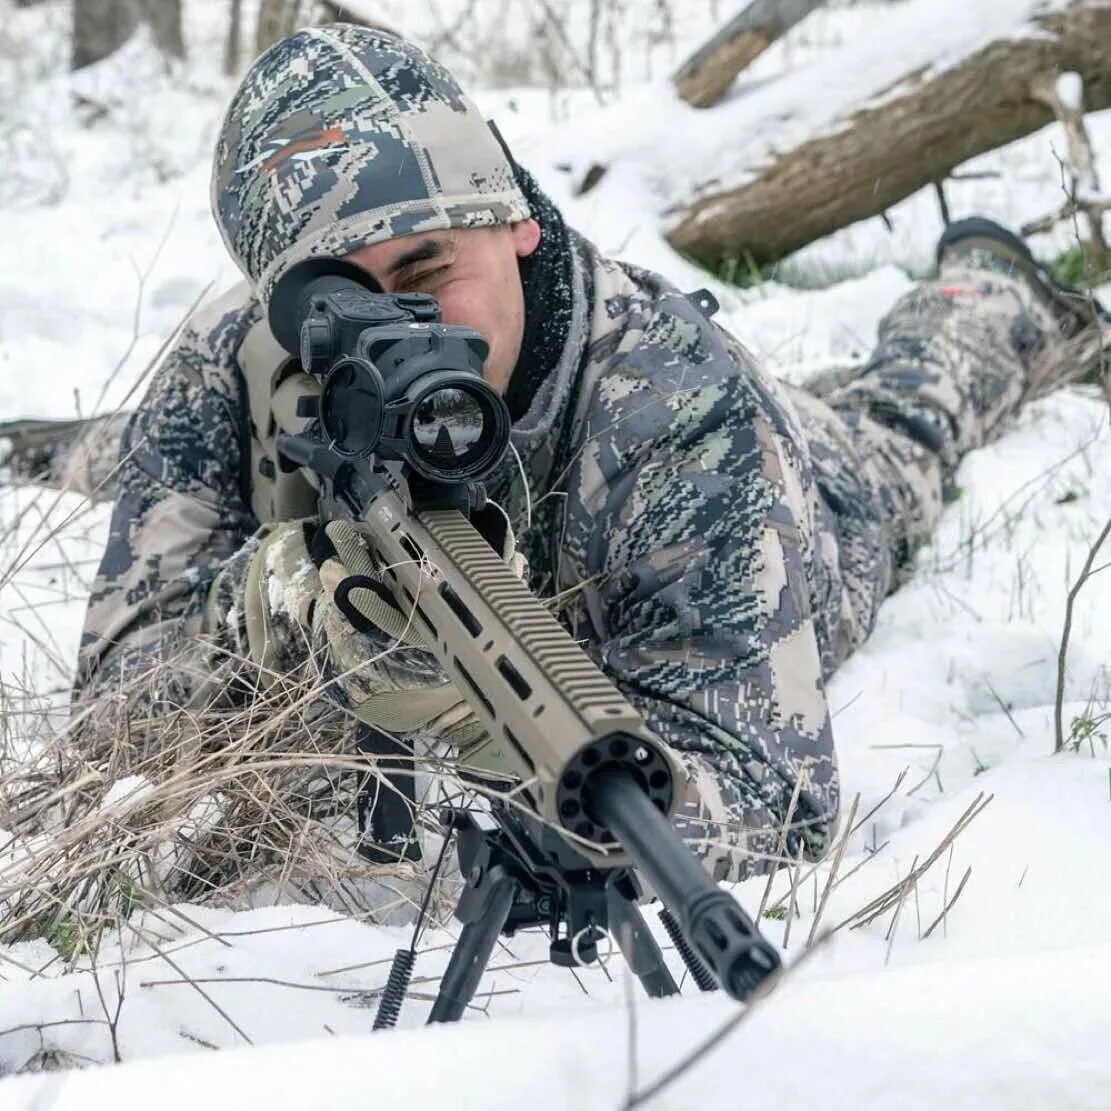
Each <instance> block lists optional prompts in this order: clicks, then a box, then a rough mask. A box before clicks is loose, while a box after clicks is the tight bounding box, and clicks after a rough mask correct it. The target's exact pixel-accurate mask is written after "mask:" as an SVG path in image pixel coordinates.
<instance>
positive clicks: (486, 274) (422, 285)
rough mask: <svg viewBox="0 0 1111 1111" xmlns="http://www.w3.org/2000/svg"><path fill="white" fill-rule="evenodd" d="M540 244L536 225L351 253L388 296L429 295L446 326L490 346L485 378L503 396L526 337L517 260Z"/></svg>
mask: <svg viewBox="0 0 1111 1111" xmlns="http://www.w3.org/2000/svg"><path fill="white" fill-rule="evenodd" d="M539 242H540V225H539V224H537V222H536V221H535V220H521V221H520V222H518V223H516V224H508V225H503V226H501V227H494V228H462V229H452V230H449V231H432V232H418V233H417V234H415V235H403V236H399V237H398V238H397V239H390V240H388V241H387V242H385V243H375V244H373V245H371V246H369V247H362V248H360V249H359V250H358V251H352V252H351V253H350V254H349V255H347V256H346V257H347V259H348V260H350V261H351V262H354V263H357V264H358V265H359V266H361V267H362V268H363V269H364V270H366V271H368V272H369V273H370V274H371V275H372V276H373V277H374V278H375V280H376V281H377V282H378V284H379V285H380V286H381V287H382V289H383V290H385V291H386V292H387V293H428V294H430V295H431V296H433V297H435V298H436V300H437V301H439V302H440V313H441V315H442V317H443V320H444V323H445V324H465V325H467V326H468V327H470V328H473V329H474V330H475V331H476V332H479V333H480V334H481V335H483V336H484V337H485V338H486V340H487V341H488V342H489V344H490V356H489V358H488V359H487V360H486V367H485V370H484V373H483V377H484V378H485V379H486V381H487V382H489V383H490V385H491V386H493V387H494V389H496V390H498V391H499V392H504V390H505V387H506V386H507V385H508V383H509V376H510V374H512V373H513V368H514V366H516V364H517V356H518V355H519V354H520V351H521V338H522V336H523V335H524V329H525V300H524V291H523V290H522V288H521V275H520V272H519V271H518V269H517V260H518V259H519V258H526V257H527V256H528V255H531V254H532V252H533V251H535V250H536V247H537V244H538V243H539Z"/></svg>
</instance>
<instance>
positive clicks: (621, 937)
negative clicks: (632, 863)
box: [609, 891, 679, 999]
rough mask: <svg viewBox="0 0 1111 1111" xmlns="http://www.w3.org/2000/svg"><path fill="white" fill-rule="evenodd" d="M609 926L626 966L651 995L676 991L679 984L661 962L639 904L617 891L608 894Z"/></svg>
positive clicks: (659, 995)
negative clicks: (626, 963)
mask: <svg viewBox="0 0 1111 1111" xmlns="http://www.w3.org/2000/svg"><path fill="white" fill-rule="evenodd" d="M609 929H610V933H611V934H613V936H614V937H615V938H616V939H617V944H618V946H619V947H620V949H621V952H622V954H623V955H624V957H625V960H626V961H627V962H628V965H629V967H630V968H631V969H632V970H633V972H634V973H636V975H637V977H638V978H639V979H640V982H641V983H642V984H643V985H644V990H645V991H646V992H647V993H648V994H649V995H650V996H652V998H654V999H659V998H661V997H662V996H665V995H678V994H679V985H678V984H677V983H676V982H675V978H674V977H673V976H672V975H671V970H670V969H669V968H668V967H667V965H666V963H665V962H664V955H663V953H662V952H661V951H660V947H659V945H657V944H656V939H655V938H654V937H653V936H652V934H651V931H649V929H648V923H647V922H645V921H644V915H643V914H641V913H640V908H639V907H638V906H637V905H636V903H634V902H632V901H631V900H629V899H626V898H625V897H624V896H623V895H621V894H620V893H618V892H616V891H614V892H612V893H611V894H610V905H609Z"/></svg>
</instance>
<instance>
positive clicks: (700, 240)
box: [667, 0, 1111, 267]
mask: <svg viewBox="0 0 1111 1111" xmlns="http://www.w3.org/2000/svg"><path fill="white" fill-rule="evenodd" d="M1035 23H1036V24H1037V25H1038V27H1039V30H1040V31H1041V32H1043V33H1041V34H1038V35H1036V36H1035V35H1031V36H1026V37H1013V38H1006V39H1000V40H999V41H997V42H993V43H990V44H989V45H987V46H985V47H983V48H982V49H981V50H979V51H978V52H977V53H975V54H973V55H970V56H969V57H967V58H965V59H964V60H963V61H961V62H959V63H958V64H956V65H954V66H953V67H951V68H948V69H944V70H941V71H940V72H935V71H929V70H927V71H926V72H925V73H924V74H923V73H920V74H917V75H914V74H912V75H908V77H907V78H906V79H905V80H904V81H902V82H901V83H900V84H899V86H898V87H897V88H896V90H895V91H894V92H892V93H890V94H889V95H888V96H887V97H886V98H885V99H884V100H883V101H882V102H881V103H878V104H876V105H875V107H866V108H862V109H860V110H858V111H855V112H853V113H852V114H850V115H847V116H846V117H844V118H842V119H841V120H838V121H835V122H834V123H833V124H832V125H831V126H830V127H828V128H827V129H826V131H825V133H824V134H822V135H819V136H817V137H815V138H812V139H809V140H807V141H806V142H804V143H802V144H801V145H799V146H796V147H794V148H793V149H788V150H785V151H783V152H782V153H780V154H777V155H775V156H774V157H773V158H772V160H771V162H770V163H769V164H768V165H767V166H766V168H763V169H761V170H760V172H759V173H758V174H757V176H755V177H754V178H752V179H751V180H750V181H747V182H745V183H744V184H743V185H741V186H739V187H737V188H733V189H728V190H722V189H721V188H720V187H719V188H718V189H716V190H709V189H707V190H706V191H705V192H703V193H702V194H701V195H700V196H699V199H698V200H697V201H694V202H692V203H689V204H687V205H683V206H681V207H680V209H679V211H678V212H677V213H676V214H675V222H674V223H673V224H672V227H671V230H670V231H669V233H668V236H667V238H668V240H669V242H670V243H671V245H672V246H673V247H675V248H676V249H677V250H680V251H685V252H687V253H688V254H691V255H694V256H695V257H697V258H699V259H701V260H703V261H704V262H706V263H708V264H709V265H711V266H715V267H717V266H720V265H721V264H722V263H723V262H725V261H726V260H728V259H730V258H737V257H744V256H745V255H746V254H747V255H749V256H751V257H752V258H753V259H754V260H755V261H756V262H757V263H765V262H771V261H774V260H775V259H778V258H782V257H783V256H784V255H786V254H789V253H790V252H791V251H795V250H798V249H799V248H800V247H804V246H805V245H806V244H807V243H810V242H812V241H813V240H815V239H819V238H821V237H822V236H824V235H829V234H830V233H831V232H834V231H837V229H838V228H842V227H845V226H846V225H847V224H851V223H853V222H854V221H856V220H863V219H865V218H866V217H869V216H875V215H877V214H878V213H880V212H883V211H884V210H885V209H887V208H889V207H890V206H891V205H893V204H895V203H896V202H898V201H901V200H902V199H903V198H904V197H908V196H910V194H911V193H913V192H915V191H916V190H918V189H920V188H921V187H922V186H923V185H928V184H929V183H930V182H933V181H941V180H942V179H944V178H945V177H946V176H947V175H948V174H949V173H950V172H951V171H952V170H953V168H954V167H956V166H959V165H960V164H961V163H962V162H965V161H967V160H968V159H969V158H972V157H974V156H975V155H978V154H982V153H983V152H984V151H988V150H993V149H994V148H996V147H999V146H1002V145H1004V144H1005V143H1010V142H1012V141H1014V140H1015V139H1019V138H1021V137H1022V136H1023V135H1027V134H1029V133H1030V132H1032V131H1036V130H1037V129H1038V128H1041V127H1044V126H1045V125H1046V124H1048V123H1050V122H1052V120H1053V118H1054V117H1053V112H1052V111H1051V110H1050V109H1049V108H1048V107H1047V106H1046V105H1045V104H1044V103H1043V102H1041V101H1039V100H1038V99H1037V98H1036V97H1035V95H1034V94H1033V93H1032V89H1034V88H1036V87H1037V85H1038V83H1039V82H1041V81H1043V80H1044V78H1045V75H1047V74H1048V75H1051V76H1054V75H1056V74H1058V73H1062V72H1064V71H1067V70H1075V71H1076V72H1077V73H1079V74H1080V76H1081V77H1082V78H1083V81H1084V88H1085V90H1086V92H1087V97H1088V99H1087V108H1088V109H1089V111H1096V110H1099V109H1101V108H1107V107H1109V106H1111V5H1109V4H1107V3H1105V2H1102V0H1099V2H1096V3H1089V4H1074V5H1073V6H1072V7H1070V8H1068V9H1067V10H1065V11H1062V12H1054V13H1050V14H1048V15H1044V16H1040V17H1038V18H1037V19H1036V21H1035Z"/></svg>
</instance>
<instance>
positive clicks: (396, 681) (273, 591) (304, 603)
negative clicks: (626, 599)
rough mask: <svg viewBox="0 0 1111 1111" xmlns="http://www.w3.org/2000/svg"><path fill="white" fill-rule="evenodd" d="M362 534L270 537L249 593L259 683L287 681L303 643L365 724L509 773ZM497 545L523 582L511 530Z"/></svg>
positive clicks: (310, 531)
mask: <svg viewBox="0 0 1111 1111" xmlns="http://www.w3.org/2000/svg"><path fill="white" fill-rule="evenodd" d="M360 528H361V526H360V525H359V524H358V523H353V522H350V521H332V522H330V523H329V524H328V525H327V526H325V528H323V529H320V527H319V526H318V525H317V524H316V523H315V522H314V521H311V520H305V521H293V522H285V523H282V524H279V525H277V526H275V527H274V528H273V529H272V530H271V531H270V532H269V533H267V534H266V535H265V536H264V537H263V539H262V541H261V543H260V545H259V548H258V550H257V552H256V553H255V554H254V556H253V557H252V560H251V563H250V566H249V568H248V573H247V578H246V588H245V592H244V594H245V596H244V616H245V622H244V623H245V626H246V633H247V642H248V650H249V655H250V657H251V659H252V660H253V661H254V662H255V663H256V664H258V665H259V667H260V682H261V683H262V684H263V685H267V684H268V682H272V681H273V680H274V679H276V678H278V677H279V676H280V674H281V673H282V670H283V667H282V663H283V661H284V660H285V659H287V658H288V656H289V652H288V649H287V646H288V644H289V643H290V641H291V640H294V639H299V640H300V641H301V642H302V643H303V645H304V649H305V651H307V650H309V649H311V650H312V651H313V652H314V654H315V655H316V657H317V658H318V659H321V661H322V663H323V666H324V670H325V673H326V674H327V675H328V677H329V679H331V681H332V682H331V691H332V693H333V694H334V695H335V696H336V697H337V699H338V700H339V701H340V702H341V703H342V704H343V705H345V706H346V707H347V708H348V709H350V710H351V711H352V712H353V713H354V714H355V715H356V716H357V717H359V718H360V719H361V720H363V721H366V722H369V723H370V724H373V725H376V726H378V727H379V728H381V729H384V730H386V731H387V732H391V733H410V732H413V731H419V732H421V733H423V734H424V735H425V736H426V737H428V738H429V739H432V740H435V741H440V742H443V743H446V744H448V745H450V746H452V747H453V748H454V749H455V750H456V753H457V754H458V756H459V758H460V760H461V762H462V763H464V764H471V763H473V764H474V765H475V766H478V767H481V768H483V769H485V770H487V771H491V772H495V773H496V772H498V771H499V770H504V769H503V768H500V767H499V766H498V762H497V759H496V754H495V753H493V752H492V751H487V750H490V749H491V746H490V745H489V744H486V743H484V742H485V741H486V740H487V738H486V734H485V731H484V729H483V727H482V725H481V724H480V723H479V721H478V719H477V718H476V717H475V715H474V713H473V712H472V711H471V709H470V705H469V704H468V703H467V702H466V701H465V700H464V699H463V697H462V696H461V695H460V693H459V691H458V690H457V689H456V687H455V685H454V684H453V683H452V682H451V681H450V679H449V678H448V676H447V675H446V673H445V672H444V671H443V669H442V668H441V667H440V666H439V664H438V663H437V662H436V659H435V657H434V656H433V655H432V653H431V652H429V651H428V650H427V649H426V648H425V647H424V643H425V642H424V639H423V635H422V633H421V630H420V628H419V627H418V625H417V624H416V622H415V619H414V618H413V617H412V615H410V614H409V613H407V612H405V611H403V610H401V609H399V608H398V606H397V605H396V603H395V602H394V601H393V597H392V594H391V593H390V591H389V590H388V588H387V587H386V586H385V583H384V581H383V579H382V577H381V573H380V569H379V568H378V566H377V564H376V562H375V560H374V557H373V556H372V555H371V553H370V551H369V549H368V547H367V545H366V542H365V540H364V539H363V535H362V533H361V531H360ZM488 531H494V530H488ZM498 539H499V540H501V545H500V547H501V554H502V556H503V558H504V559H505V560H506V562H508V563H509V564H510V566H511V567H512V568H513V569H514V572H515V573H516V574H517V575H518V576H519V577H523V574H524V560H523V559H522V558H521V556H520V555H519V554H518V553H517V552H516V547H515V544H514V541H513V536H512V533H511V531H510V530H509V529H508V528H507V527H506V528H504V536H499V537H498ZM429 588H430V589H431V588H432V587H431V582H429ZM301 654H302V655H304V652H302V653H301ZM483 754H484V755H483Z"/></svg>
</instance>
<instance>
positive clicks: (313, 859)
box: [0, 661, 442, 956]
mask: <svg viewBox="0 0 1111 1111" xmlns="http://www.w3.org/2000/svg"><path fill="white" fill-rule="evenodd" d="M237 663H239V664H240V665H242V661H237ZM172 666H174V665H173V664H172V663H164V664H159V665H157V666H156V667H155V668H152V669H150V670H148V671H147V672H145V673H144V674H143V675H141V676H138V677H136V678H135V679H134V680H132V682H131V685H130V687H129V688H128V689H126V690H120V691H119V692H118V693H117V694H114V695H112V696H110V697H105V696H103V695H101V697H99V698H98V700H97V702H96V703H95V704H91V705H90V706H88V707H86V708H84V709H83V710H80V711H79V712H77V713H76V714H75V715H74V716H73V718H72V720H71V722H70V723H69V725H68V726H67V727H66V728H64V729H56V728H50V727H49V726H47V725H45V724H44V727H43V728H42V729H41V730H39V735H38V738H37V739H36V741H35V742H34V743H33V744H31V745H27V743H26V742H25V740H24V739H23V738H24V737H25V736H26V734H25V731H23V730H18V731H7V730H5V731H4V734H3V743H2V747H0V827H2V829H3V830H4V835H3V837H2V839H0V937H2V938H3V939H4V940H5V941H14V940H18V939H24V938H31V937H42V936H45V937H47V938H51V939H53V940H54V941H55V942H56V943H57V944H58V945H59V947H60V949H61V950H62V951H63V953H64V955H67V956H72V955H75V954H78V953H80V952H83V951H87V950H88V949H89V948H90V947H91V946H93V945H94V944H95V941H96V939H97V938H98V937H99V935H100V933H101V932H102V931H103V930H104V929H105V928H107V927H110V926H113V925H115V924H116V923H117V921H118V919H119V918H120V917H125V918H126V917H127V916H128V915H129V914H130V913H131V912H132V911H133V910H136V909H139V908H144V907H156V906H165V905H168V904H171V903H175V902H181V901H192V902H215V903H219V904H220V905H232V906H246V905H257V904H258V903H259V902H263V901H265V902H273V901H275V900H276V899H278V898H282V899H286V900H288V899H290V898H294V899H296V898H300V899H303V900H306V901H314V902H325V903H327V904H328V905H330V906H332V907H334V908H335V909H337V910H340V911H343V912H345V913H350V914H356V915H360V916H370V917H375V918H379V919H384V920H387V921H388V920H394V919H396V918H397V917H398V916H401V915H406V914H407V910H408V908H409V907H411V906H413V905H414V904H415V902H417V901H419V898H420V894H421V890H422V883H421V878H422V874H421V870H420V869H419V867H418V866H416V865H414V864H410V863H404V862H403V863H399V864H398V863H391V864H389V865H388V866H383V865H380V864H373V863H370V862H369V861H368V860H366V859H365V858H364V857H363V856H361V855H360V853H359V848H360V838H359V832H358V829H357V825H356V823H355V820H354V813H355V796H356V794H357V792H358V790H359V787H360V784H361V783H363V782H364V781H365V780H366V779H367V778H368V777H377V778H378V779H379V786H380V789H383V790H392V789H393V788H392V786H391V784H390V782H389V780H388V779H387V778H385V777H384V776H382V775H380V773H379V770H378V768H377V765H376V762H375V760H374V759H373V758H368V757H367V756H366V755H365V754H360V753H356V750H355V747H354V740H353V725H354V722H353V719H350V718H349V717H346V716H345V715H343V714H342V713H341V712H340V711H338V710H337V709H336V708H334V707H333V706H332V705H331V704H330V703H328V702H327V701H326V699H325V698H324V697H323V696H322V695H321V692H320V687H319V680H318V679H317V678H316V677H315V676H313V675H311V674H308V669H306V673H305V674H301V675H294V676H290V677H289V678H288V679H285V680H282V681H280V682H277V683H274V684H273V685H272V686H271V687H269V688H268V689H267V690H266V691H256V692H255V697H253V698H251V699H250V700H249V701H248V702H247V703H246V704H245V705H244V706H242V707H239V708H232V709H221V708H217V707H215V706H213V707H209V708H206V709H203V710H198V709H196V708H193V707H175V706H169V705H167V704H166V703H165V702H161V703H160V702H158V701H157V700H156V699H155V698H152V697H149V695H151V694H153V693H154V692H158V691H164V690H165V687H164V686H163V684H164V682H165V676H162V675H159V674H158V672H159V671H160V670H161V669H164V668H170V667H172ZM394 761H395V762H396V757H394ZM438 770H440V771H442V769H438ZM416 817H417V820H418V823H421V824H425V825H428V824H431V822H432V819H431V817H430V815H428V814H426V813H425V808H423V807H418V813H417V815H416Z"/></svg>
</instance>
